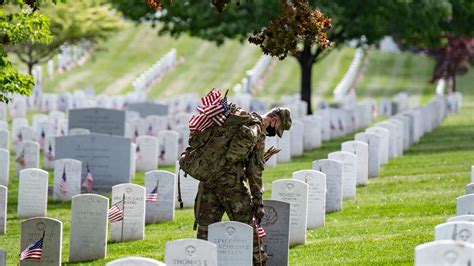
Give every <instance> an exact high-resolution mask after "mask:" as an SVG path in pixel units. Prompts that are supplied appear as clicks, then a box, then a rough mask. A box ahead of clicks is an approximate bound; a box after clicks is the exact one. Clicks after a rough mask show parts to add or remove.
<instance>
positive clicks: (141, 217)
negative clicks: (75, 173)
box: [0, 160, 176, 265]
mask: <svg viewBox="0 0 474 266" xmlns="http://www.w3.org/2000/svg"><path fill="white" fill-rule="evenodd" d="M56 163H57V164H59V163H61V162H60V161H57V162H56ZM62 163H63V164H62V165H61V166H62V167H65V168H66V169H68V167H72V166H73V165H72V163H76V166H77V168H79V169H80V162H77V161H76V162H73V161H64V160H63V161H62ZM68 164H69V165H68ZM71 170H74V169H71ZM76 170H77V169H76ZM47 180H48V173H47V172H45V171H43V170H40V169H27V170H23V171H22V172H21V173H20V185H19V196H18V217H20V218H30V217H33V218H30V219H28V220H25V221H24V222H22V231H21V235H22V236H21V238H22V240H21V249H22V250H24V249H25V248H26V247H27V246H28V245H30V244H31V243H33V242H34V241H35V239H36V240H38V239H40V238H41V234H42V233H43V232H44V235H43V257H42V259H41V262H43V263H47V264H48V265H60V264H61V239H62V223H61V222H60V221H58V220H55V219H50V218H45V216H46V205H47ZM69 182H70V181H68V183H69ZM55 183H56V182H55ZM6 193H7V188H6V187H3V186H0V199H1V202H2V203H4V204H1V205H0V217H2V219H0V221H1V225H2V226H0V229H1V228H3V232H4V231H5V226H4V225H5V221H6V198H7V197H6ZM175 193H176V192H175V176H174V174H173V173H169V172H165V171H152V172H148V173H147V174H146V176H145V187H142V186H139V185H135V184H131V183H127V184H119V185H116V186H114V187H113V188H112V196H111V200H110V201H111V204H110V205H111V207H110V209H109V199H108V198H106V197H103V196H100V195H96V194H82V195H79V194H76V195H74V196H72V205H71V206H72V207H71V208H72V209H71V215H72V219H71V227H70V230H71V237H70V243H69V248H70V249H69V261H70V262H79V261H88V260H94V259H101V258H105V257H106V251H107V232H108V230H107V228H108V225H107V220H109V221H110V222H111V230H110V240H111V241H116V242H123V241H133V240H142V239H144V237H145V235H144V227H145V223H157V222H163V221H172V220H173V219H174V204H175V201H174V200H175ZM55 195H56V192H55ZM2 208H3V209H2ZM38 217H41V218H38ZM21 264H23V262H22V263H21Z"/></svg>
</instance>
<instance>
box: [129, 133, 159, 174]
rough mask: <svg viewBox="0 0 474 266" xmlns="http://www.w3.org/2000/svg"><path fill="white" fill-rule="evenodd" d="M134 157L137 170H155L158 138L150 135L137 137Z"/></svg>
mask: <svg viewBox="0 0 474 266" xmlns="http://www.w3.org/2000/svg"><path fill="white" fill-rule="evenodd" d="M136 143H137V146H136V148H135V158H136V162H137V165H136V166H137V170H138V171H142V172H148V171H153V170H156V167H157V166H158V154H159V153H158V138H156V137H151V136H140V137H138V138H137V141H136Z"/></svg>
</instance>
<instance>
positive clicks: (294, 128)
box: [290, 121, 305, 156]
mask: <svg viewBox="0 0 474 266" xmlns="http://www.w3.org/2000/svg"><path fill="white" fill-rule="evenodd" d="M304 130H305V125H304V124H303V122H301V121H293V123H292V124H291V129H290V132H291V133H290V136H291V156H299V155H302V154H303V152H304V150H303V148H304V139H303V135H304Z"/></svg>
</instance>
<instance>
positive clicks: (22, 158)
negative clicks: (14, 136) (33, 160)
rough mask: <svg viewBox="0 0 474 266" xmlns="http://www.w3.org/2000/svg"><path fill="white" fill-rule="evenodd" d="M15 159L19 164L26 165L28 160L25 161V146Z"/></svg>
mask: <svg viewBox="0 0 474 266" xmlns="http://www.w3.org/2000/svg"><path fill="white" fill-rule="evenodd" d="M15 161H16V162H17V163H18V164H19V165H21V166H23V167H25V165H26V162H25V149H24V148H23V149H22V150H21V152H20V154H19V155H18V157H16V159H15Z"/></svg>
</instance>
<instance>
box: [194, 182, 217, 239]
mask: <svg viewBox="0 0 474 266" xmlns="http://www.w3.org/2000/svg"><path fill="white" fill-rule="evenodd" d="M199 190H200V191H199V192H198V194H197V196H196V200H195V204H194V211H195V213H194V215H195V219H196V222H197V225H198V228H197V229H198V230H197V238H199V239H203V240H207V232H208V231H207V230H208V229H207V227H208V225H210V224H213V223H216V222H220V221H221V219H222V216H223V215H224V207H223V206H222V204H221V202H220V201H219V199H218V197H217V195H216V194H215V192H214V191H213V190H212V189H209V188H207V189H206V188H205V187H203V186H200V188H199Z"/></svg>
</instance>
